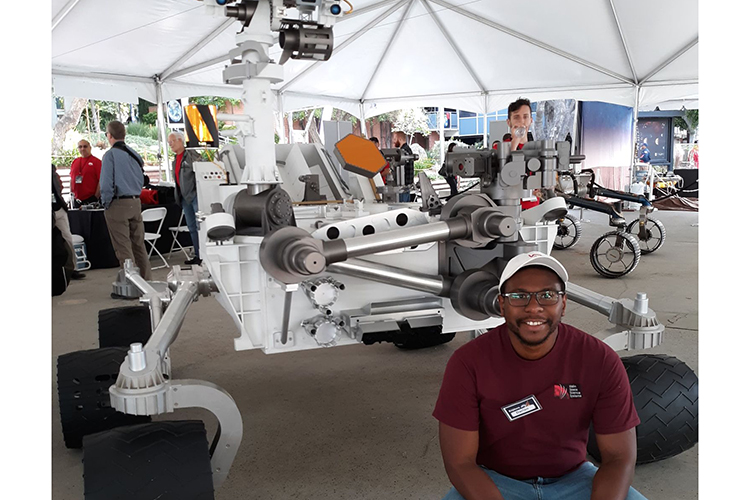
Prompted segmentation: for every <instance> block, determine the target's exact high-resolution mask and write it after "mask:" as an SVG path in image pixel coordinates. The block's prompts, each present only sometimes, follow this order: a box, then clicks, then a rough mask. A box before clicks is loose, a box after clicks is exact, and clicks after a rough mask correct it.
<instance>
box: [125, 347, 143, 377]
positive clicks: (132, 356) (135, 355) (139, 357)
mask: <svg viewBox="0 0 750 500" xmlns="http://www.w3.org/2000/svg"><path fill="white" fill-rule="evenodd" d="M128 366H130V369H131V370H132V371H134V372H139V371H141V370H143V369H145V368H146V353H145V352H143V344H141V343H140V342H136V343H134V344H130V350H129V351H128Z"/></svg>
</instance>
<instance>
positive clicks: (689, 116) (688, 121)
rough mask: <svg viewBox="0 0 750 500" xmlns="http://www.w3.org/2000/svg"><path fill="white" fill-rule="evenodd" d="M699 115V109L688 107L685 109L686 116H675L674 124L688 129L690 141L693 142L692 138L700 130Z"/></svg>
mask: <svg viewBox="0 0 750 500" xmlns="http://www.w3.org/2000/svg"><path fill="white" fill-rule="evenodd" d="M698 115H699V113H698V110H697V109H688V110H686V111H685V116H684V117H681V116H678V117H675V118H674V121H673V123H674V126H675V127H679V128H681V129H682V130H686V131H687V133H688V141H689V142H692V138H693V136H694V135H695V132H696V131H697V130H698Z"/></svg>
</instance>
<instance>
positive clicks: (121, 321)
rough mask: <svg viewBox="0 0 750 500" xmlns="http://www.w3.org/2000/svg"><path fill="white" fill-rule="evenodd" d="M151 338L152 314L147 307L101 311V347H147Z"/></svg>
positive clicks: (116, 308) (115, 308)
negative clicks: (140, 345) (138, 344)
mask: <svg viewBox="0 0 750 500" xmlns="http://www.w3.org/2000/svg"><path fill="white" fill-rule="evenodd" d="M149 337H151V313H150V311H149V308H148V307H147V306H127V307H114V308H112V309H102V310H101V311H99V347H128V346H130V344H132V343H134V342H140V343H141V344H143V345H146V342H148V339H149Z"/></svg>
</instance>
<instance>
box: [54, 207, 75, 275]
mask: <svg viewBox="0 0 750 500" xmlns="http://www.w3.org/2000/svg"><path fill="white" fill-rule="evenodd" d="M55 227H56V228H57V229H59V230H60V233H62V237H63V239H64V240H65V243H67V244H68V260H67V262H66V264H65V267H67V268H70V269H71V270H72V269H75V268H76V265H75V258H76V252H75V249H74V248H73V234H72V233H71V232H70V221H69V220H68V212H66V211H65V210H63V209H62V208H61V209H60V210H57V211H56V212H55Z"/></svg>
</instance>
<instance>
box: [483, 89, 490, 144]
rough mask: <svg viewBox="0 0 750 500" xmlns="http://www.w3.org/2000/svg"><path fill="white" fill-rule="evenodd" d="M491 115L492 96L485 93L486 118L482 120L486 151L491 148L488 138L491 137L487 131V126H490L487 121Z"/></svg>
mask: <svg viewBox="0 0 750 500" xmlns="http://www.w3.org/2000/svg"><path fill="white" fill-rule="evenodd" d="M489 114H490V95H489V94H488V93H487V92H485V93H484V117H483V118H482V120H483V121H484V127H482V131H483V133H482V141H483V142H484V149H490V146H489V145H488V144H487V137H488V135H489V132H488V131H487V126H488V125H489V122H488V121H487V115H489Z"/></svg>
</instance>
